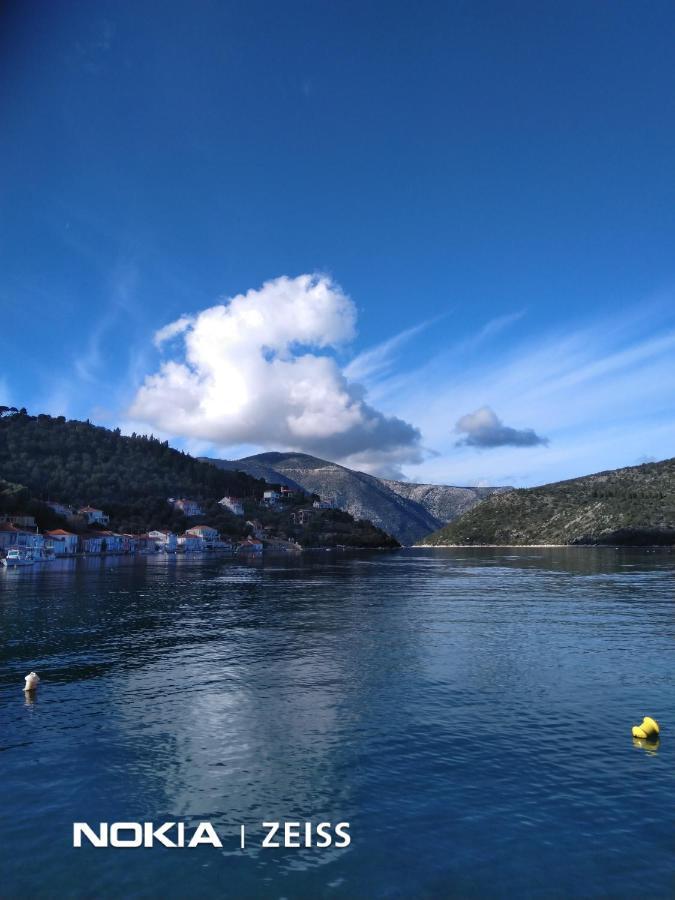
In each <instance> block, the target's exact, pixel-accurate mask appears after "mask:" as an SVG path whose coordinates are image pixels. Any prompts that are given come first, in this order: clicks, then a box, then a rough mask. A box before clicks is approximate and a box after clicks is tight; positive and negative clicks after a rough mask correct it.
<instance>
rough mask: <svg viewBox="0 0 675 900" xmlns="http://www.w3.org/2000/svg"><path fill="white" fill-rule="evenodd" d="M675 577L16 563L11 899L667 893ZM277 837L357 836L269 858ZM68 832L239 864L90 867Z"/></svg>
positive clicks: (1, 846)
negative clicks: (189, 832) (652, 734)
mask: <svg viewBox="0 0 675 900" xmlns="http://www.w3.org/2000/svg"><path fill="white" fill-rule="evenodd" d="M674 572H675V557H674V556H673V555H672V554H670V553H668V552H648V551H636V552H633V551H614V550H611V549H607V550H598V549H591V548H580V549H523V550H520V551H515V550H514V551H506V550H504V551H500V550H429V551H422V550H407V551H401V552H398V553H386V554H385V553H379V554H377V553H372V554H362V555H340V556H334V555H330V554H320V555H317V556H315V557H305V558H302V559H299V560H292V561H288V562H286V561H267V562H265V563H264V564H260V563H256V564H251V565H245V564H241V563H239V562H236V561H230V560H222V559H214V558H208V559H198V558H193V559H188V558H182V559H164V558H162V559H141V560H136V561H135V560H126V559H111V560H99V559H96V560H88V561H80V562H77V563H74V562H68V563H54V564H51V565H49V566H44V567H42V568H40V569H38V568H37V567H34V568H33V569H31V570H23V571H9V572H8V571H2V572H0V642H1V647H0V653H1V657H0V659H1V666H0V751H2V752H0V780H1V782H0V783H1V797H2V803H1V805H0V856H1V857H2V860H3V862H2V867H1V869H0V896H2V897H3V898H14V897H22V898H26V897H31V898H33V897H34V898H40V897H59V898H60V897H97V898H106V897H111V898H112V897H130V896H134V897H187V896H191V897H289V898H294V897H335V898H338V897H339V898H343V897H350V898H359V897H455V896H456V897H473V896H476V897H506V896H518V897H523V896H532V897H549V896H550V897H555V896H559V897H569V896H584V897H590V896H621V897H624V896H625V897H628V896H632V895H634V894H636V893H640V894H642V893H648V894H650V895H651V896H657V897H666V896H672V895H673V893H674V892H675V881H674V879H673V870H674V867H673V862H674V848H673V824H674V823H673V818H674V815H675V675H674V672H673V669H674V667H673V660H674V654H673V636H674V634H675V616H674V615H673V611H674V608H673V574H674ZM31 669H36V670H37V671H38V672H39V673H40V675H41V677H42V679H43V682H42V685H41V687H40V690H39V692H38V694H37V698H36V700H35V702H32V703H31V702H29V701H27V700H26V699H25V698H24V695H23V692H22V685H23V677H24V675H26V674H27V673H28V672H29V671H30V670H31ZM643 714H651V715H653V716H655V717H656V718H657V719H659V721H660V722H661V726H662V736H661V741H660V745H659V746H658V748H649V747H647V748H645V747H641V746H638V745H636V744H635V743H634V742H633V740H632V738H631V735H630V727H631V725H632V724H634V723H637V722H639V721H641V718H642V715H643ZM268 820H292V821H303V822H304V821H313V822H318V821H330V822H333V823H335V822H340V821H348V822H349V823H350V826H351V827H350V832H351V836H352V842H351V845H350V846H349V847H348V848H346V849H341V850H337V849H329V850H320V849H316V848H313V849H285V850H284V849H264V850H263V849H261V848H260V846H259V843H260V839H261V837H262V830H261V827H260V823H261V822H263V821H268ZM73 821H86V822H90V823H98V822H100V821H108V822H114V821H154V822H156V823H158V822H164V821H184V822H187V823H192V824H193V825H194V824H196V823H197V822H199V821H210V822H212V823H213V825H214V826H215V828H216V829H217V830H218V832H219V834H220V835H221V837H222V839H223V842H224V847H223V849H222V850H217V849H213V848H211V847H200V848H197V849H166V848H153V849H133V850H119V849H118V850H115V849H94V848H91V847H85V848H83V849H81V850H75V849H73V848H72V823H73ZM240 824H244V825H246V826H247V833H248V835H249V838H248V846H247V847H246V849H245V850H243V851H242V850H240V849H239V826H240Z"/></svg>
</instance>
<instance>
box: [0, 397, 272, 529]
mask: <svg viewBox="0 0 675 900" xmlns="http://www.w3.org/2000/svg"><path fill="white" fill-rule="evenodd" d="M0 477H1V478H2V479H4V480H5V481H7V482H13V483H14V484H15V485H23V486H24V487H25V488H26V489H27V492H28V493H29V494H30V496H31V497H32V498H34V499H37V500H43V501H44V500H59V501H63V502H65V503H70V504H74V505H76V506H78V505H85V504H92V505H95V506H99V507H102V508H104V509H105V510H106V512H108V513H109V514H110V516H111V517H112V518H113V519H114V520H124V521H125V522H130V523H137V524H138V525H139V526H141V527H142V526H143V525H145V524H148V525H154V526H155V527H161V526H163V527H169V526H170V525H171V519H172V516H173V515H174V514H173V511H172V509H171V507H169V506H168V504H167V503H166V500H167V497H190V498H191V499H195V500H203V501H209V500H210V501H216V500H218V499H220V498H221V497H222V496H223V495H225V494H232V495H235V496H238V497H249V498H255V499H258V498H260V497H261V496H262V492H263V490H264V489H265V487H266V485H265V483H264V482H262V481H259V480H258V479H256V478H252V477H251V476H250V475H246V474H245V473H243V472H224V471H222V470H220V469H216V468H214V467H213V466H209V465H205V464H204V463H201V462H199V461H198V460H196V459H194V458H193V457H191V456H189V455H187V454H186V453H182V452H180V451H178V450H174V449H172V448H171V447H169V446H168V444H167V443H166V442H162V441H159V440H157V438H153V437H146V436H139V435H135V436H132V437H125V436H123V435H122V434H121V433H120V431H119V429H115V430H114V431H110V430H108V429H107V428H100V427H97V426H94V425H91V424H90V423H89V422H80V421H75V420H72V421H66V419H65V418H63V417H62V416H59V417H57V418H53V417H52V416H47V415H38V416H30V415H28V414H27V413H25V412H23V413H14V414H9V413H8V412H5V413H4V414H3V416H2V417H1V418H0Z"/></svg>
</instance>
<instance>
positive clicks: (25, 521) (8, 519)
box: [0, 515, 37, 531]
mask: <svg viewBox="0 0 675 900" xmlns="http://www.w3.org/2000/svg"><path fill="white" fill-rule="evenodd" d="M0 522H5V523H6V524H8V525H16V527H17V528H26V529H29V530H32V531H37V523H36V522H35V518H34V517H33V516H15V515H1V516H0Z"/></svg>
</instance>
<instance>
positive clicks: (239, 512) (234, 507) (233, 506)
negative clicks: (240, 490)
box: [218, 497, 244, 516]
mask: <svg viewBox="0 0 675 900" xmlns="http://www.w3.org/2000/svg"><path fill="white" fill-rule="evenodd" d="M218 504H219V505H220V506H223V507H225V509H229V511H230V512H231V513H232V514H233V515H235V516H243V515H244V506H243V504H242V502H241V500H239V499H238V498H237V497H223V499H222V500H219V501H218Z"/></svg>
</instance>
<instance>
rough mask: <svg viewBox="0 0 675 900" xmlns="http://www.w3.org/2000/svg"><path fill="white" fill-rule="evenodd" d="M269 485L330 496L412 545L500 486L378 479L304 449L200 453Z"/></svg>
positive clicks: (214, 461)
mask: <svg viewBox="0 0 675 900" xmlns="http://www.w3.org/2000/svg"><path fill="white" fill-rule="evenodd" d="M203 459H204V461H206V462H210V463H211V464H212V465H216V466H217V467H219V468H223V469H227V470H239V471H242V472H246V473H247V474H249V475H253V476H254V477H256V478H263V479H265V480H266V481H267V482H269V483H277V484H286V486H288V487H295V488H301V489H302V490H306V491H309V492H311V493H316V494H319V496H321V497H322V498H323V499H330V500H333V501H334V502H335V504H336V505H337V506H338V507H339V508H340V509H344V510H345V511H346V512H349V513H350V514H351V515H352V516H353V517H354V518H355V519H359V518H363V519H369V520H370V521H371V522H372V523H373V524H374V525H377V526H378V527H380V528H382V529H383V530H384V531H386V532H387V533H388V534H392V535H393V536H394V537H396V538H397V540H399V541H401V543H403V544H412V543H414V542H415V541H417V540H419V539H420V538H422V537H424V536H425V535H428V534H430V533H432V532H434V531H436V530H437V529H438V528H440V527H441V526H443V525H444V524H446V523H447V522H449V521H451V520H452V519H454V518H456V517H457V516H458V515H461V514H462V513H464V512H465V511H466V510H468V509H470V508H471V507H472V506H473V505H475V504H476V503H478V502H480V501H481V500H483V499H484V498H485V497H486V496H489V495H490V494H491V493H494V491H496V490H503V489H501V488H472V487H455V486H452V485H420V484H412V483H410V484H409V483H407V482H401V481H395V480H393V479H384V478H378V477H377V476H375V475H370V474H368V473H367V472H359V471H357V470H354V469H348V468H347V467H346V466H341V465H340V464H339V463H334V462H330V461H329V460H325V459H321V458H320V457H316V456H310V455H309V454H307V453H296V452H287V453H284V452H280V451H269V452H266V453H258V454H255V455H253V456H247V457H243V458H242V459H238V460H216V459H210V458H205V457H203Z"/></svg>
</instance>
